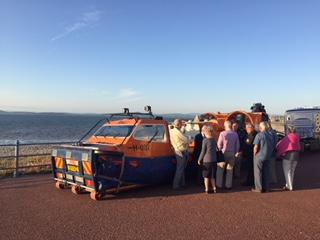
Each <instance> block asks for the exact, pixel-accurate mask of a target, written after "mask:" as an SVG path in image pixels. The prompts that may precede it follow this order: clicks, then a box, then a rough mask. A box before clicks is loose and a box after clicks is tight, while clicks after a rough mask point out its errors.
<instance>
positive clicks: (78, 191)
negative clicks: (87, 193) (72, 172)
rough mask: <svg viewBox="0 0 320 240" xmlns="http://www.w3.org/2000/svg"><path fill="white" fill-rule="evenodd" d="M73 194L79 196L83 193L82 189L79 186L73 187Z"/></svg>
mask: <svg viewBox="0 0 320 240" xmlns="http://www.w3.org/2000/svg"><path fill="white" fill-rule="evenodd" d="M71 192H72V193H73V194H77V195H78V194H80V193H81V188H80V187H79V186H75V185H72V187H71Z"/></svg>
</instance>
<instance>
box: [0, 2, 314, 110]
mask: <svg viewBox="0 0 320 240" xmlns="http://www.w3.org/2000/svg"><path fill="white" fill-rule="evenodd" d="M319 12H320V1H317V0H308V1H303V0H301V1H298V0H259V1H258V0H241V1H239V0H207V1H206V0H197V1H195V0H157V1H156V0H114V1H111V0H101V1H95V0H91V1H85V0H68V1H66V0H55V1H49V0H38V1H36V0H28V1H25V0H0V109H3V110H9V111H35V112H43V111H48V112H74V113H106V112H117V111H120V110H121V109H122V108H123V107H129V108H130V109H131V110H135V111H138V110H143V107H144V106H145V105H151V106H152V108H153V111H154V112H155V113H201V112H215V111H222V112H228V111H233V110H240V109H242V110H249V109H250V106H251V105H252V104H253V103H255V102H262V103H263V104H264V105H265V106H266V109H267V111H268V112H270V113H273V114H282V113H283V112H284V111H285V110H287V109H291V108H296V107H303V106H319V105H320V94H319V92H320V91H319V89H320V57H319V56H320V14H319Z"/></svg>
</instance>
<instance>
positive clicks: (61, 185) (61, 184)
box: [55, 181, 66, 190]
mask: <svg viewBox="0 0 320 240" xmlns="http://www.w3.org/2000/svg"><path fill="white" fill-rule="evenodd" d="M55 186H56V188H58V189H60V190H62V189H65V188H66V186H65V184H63V183H61V182H59V181H57V182H56V184H55Z"/></svg>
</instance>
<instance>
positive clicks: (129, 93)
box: [116, 88, 142, 102]
mask: <svg viewBox="0 0 320 240" xmlns="http://www.w3.org/2000/svg"><path fill="white" fill-rule="evenodd" d="M116 99H117V100H119V101H122V102H135V101H139V100H141V99H142V96H141V94H140V93H139V92H138V91H136V90H134V89H131V88H125V89H121V90H120V92H119V94H118V96H117V97H116Z"/></svg>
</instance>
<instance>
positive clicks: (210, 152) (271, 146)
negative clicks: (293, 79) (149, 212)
mask: <svg viewBox="0 0 320 240" xmlns="http://www.w3.org/2000/svg"><path fill="white" fill-rule="evenodd" d="M288 130H289V133H288V135H287V136H285V137H284V138H283V139H282V140H281V141H279V139H278V136H277V134H276V132H275V131H274V130H273V129H272V127H271V124H270V123H269V122H261V123H260V124H259V129H257V131H256V129H255V126H253V125H252V124H251V123H247V124H246V125H245V129H241V128H240V127H239V124H238V123H237V122H231V121H226V122H225V123H224V131H222V132H221V133H220V135H219V137H218V141H216V136H217V133H216V130H215V129H214V128H213V126H212V125H210V124H204V125H202V128H201V133H199V134H198V135H197V136H196V137H195V147H194V153H193V158H194V160H197V162H198V166H199V176H200V177H199V178H201V179H203V183H204V186H205V193H207V194H210V193H216V192H217V189H226V190H231V189H232V187H233V179H234V178H235V177H238V178H240V177H241V169H243V168H245V169H246V174H247V175H246V177H245V181H244V182H243V185H245V186H252V192H256V193H264V192H269V191H270V183H276V182H277V176H276V167H275V166H276V159H279V158H282V163H283V172H284V176H285V179H286V185H285V186H284V187H283V190H286V191H293V190H294V185H293V181H294V174H295V169H296V167H297V164H298V161H299V152H300V138H299V136H298V134H297V133H296V129H295V128H294V127H293V126H292V127H289V129H288ZM170 138H171V143H172V146H173V148H174V150H175V154H176V160H177V167H176V173H175V176H174V180H173V188H174V189H176V190H179V189H182V188H184V187H185V185H186V182H185V169H186V167H187V164H188V155H189V152H188V147H189V139H188V138H187V137H186V135H185V134H184V131H183V122H182V121H181V120H175V122H174V128H173V129H172V130H171V133H170ZM201 181H202V180H201Z"/></svg>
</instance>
